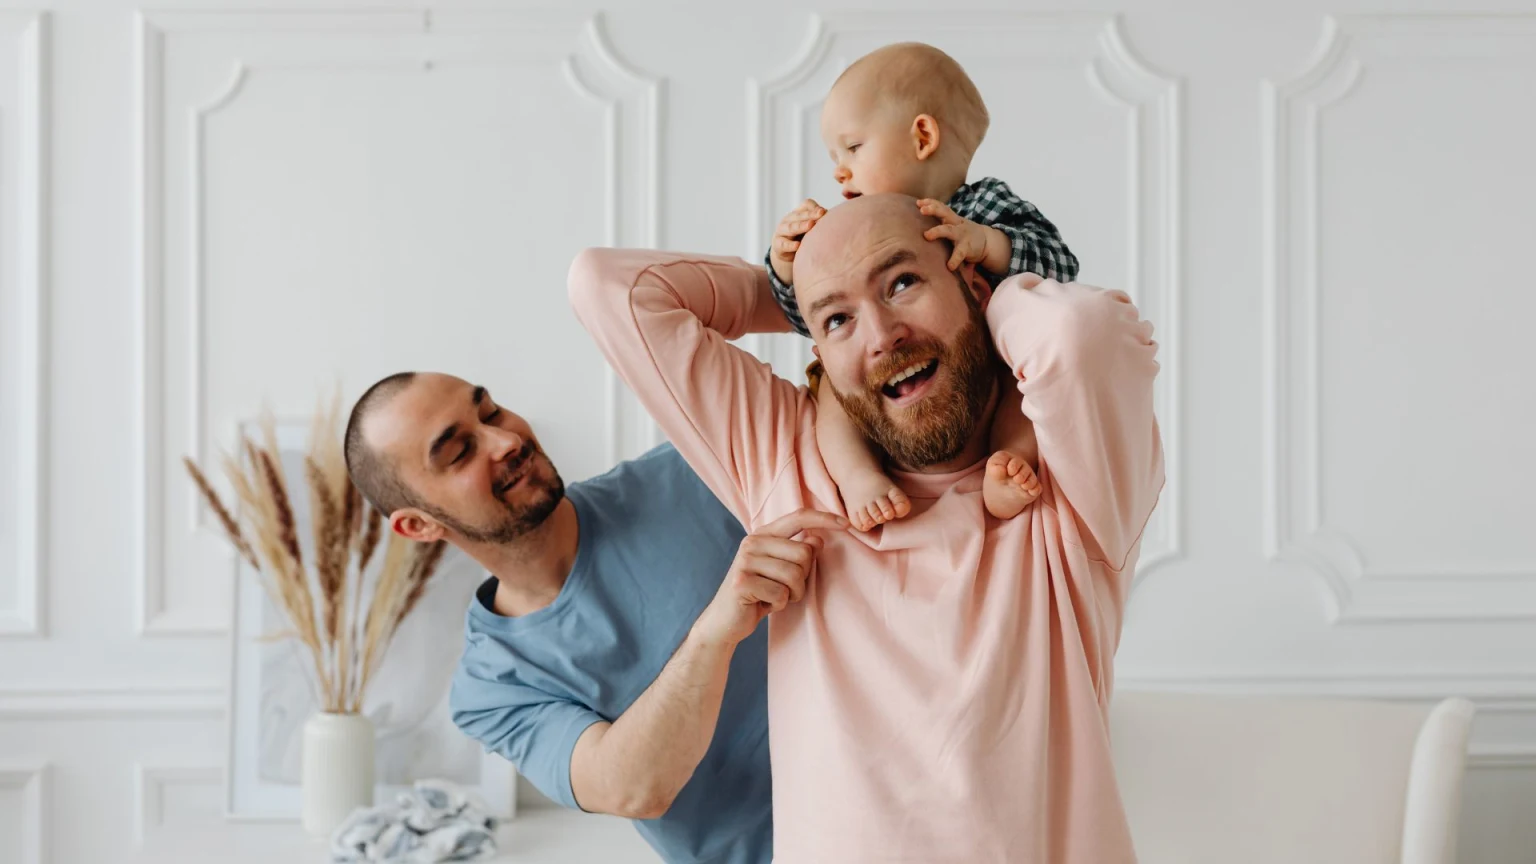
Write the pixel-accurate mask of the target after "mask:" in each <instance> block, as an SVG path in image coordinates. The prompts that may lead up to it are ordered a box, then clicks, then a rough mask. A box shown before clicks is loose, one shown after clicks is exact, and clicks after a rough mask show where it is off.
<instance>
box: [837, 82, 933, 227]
mask: <svg viewBox="0 0 1536 864" xmlns="http://www.w3.org/2000/svg"><path fill="white" fill-rule="evenodd" d="M883 101H884V100H881V99H880V98H879V94H878V93H876V92H875V91H874V88H873V87H871V86H868V85H866V84H864V82H861V81H857V80H853V81H850V80H846V79H845V80H844V81H841V82H838V85H837V86H836V87H834V88H832V92H831V93H828V94H827V100H826V102H824V103H823V104H822V108H821V140H822V142H823V143H824V144H826V145H827V155H829V156H831V157H832V164H833V165H834V166H835V167H834V168H833V170H832V179H833V180H835V181H837V184H838V185H839V186H841V187H842V191H843V197H844V198H857V197H859V196H860V195H879V194H883V193H887V192H898V193H900V194H903V195H911V196H913V197H922V196H923V195H924V194H925V193H924V191H923V190H924V187H925V185H926V184H925V183H924V181H925V180H926V179H927V172H928V170H929V168H930V167H931V166H932V165H933V161H932V160H929V161H926V162H925V161H919V160H918V158H917V141H916V139H915V138H914V137H913V134H912V121H913V119H914V118H912V117H909V116H905V115H903V114H902V112H900V111H896V110H891V109H890V108H889V107H887V106H886V105H884V104H883ZM898 115H901V116H898Z"/></svg>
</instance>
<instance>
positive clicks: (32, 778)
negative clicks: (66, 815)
mask: <svg viewBox="0 0 1536 864" xmlns="http://www.w3.org/2000/svg"><path fill="white" fill-rule="evenodd" d="M50 773H51V768H50V766H49V765H48V763H46V762H41V763H31V764H7V763H0V789H15V790H18V791H20V793H21V800H22V818H21V826H22V828H21V830H22V835H21V838H20V839H21V858H20V860H18V861H17V862H16V864H48V862H49V861H50V860H52V859H51V858H50V857H49V842H48V833H49V831H50V830H51V825H50V814H51V811H52V789H51V783H50V780H49V777H50Z"/></svg>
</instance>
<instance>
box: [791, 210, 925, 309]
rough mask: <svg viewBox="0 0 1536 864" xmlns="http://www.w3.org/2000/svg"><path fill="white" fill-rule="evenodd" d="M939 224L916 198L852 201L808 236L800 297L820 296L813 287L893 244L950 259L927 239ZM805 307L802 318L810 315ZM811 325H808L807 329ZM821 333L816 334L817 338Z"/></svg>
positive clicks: (798, 264) (798, 258)
mask: <svg viewBox="0 0 1536 864" xmlns="http://www.w3.org/2000/svg"><path fill="white" fill-rule="evenodd" d="M937 224H939V221H938V220H937V219H935V218H934V217H932V216H924V215H923V214H922V212H921V211H919V210H918V209H917V199H916V198H913V197H912V196H910V195H902V194H899V193H896V192H887V193H882V194H879V195H861V196H860V197H858V198H854V199H853V200H851V201H846V202H844V203H842V204H839V205H837V206H836V207H833V208H832V209H831V210H828V211H827V215H825V216H823V217H821V219H819V220H817V222H816V226H815V227H814V228H812V229H811V230H810V231H807V232H806V234H805V236H804V237H803V238H802V239H801V241H800V248H799V249H798V250H796V252H795V264H794V277H795V289H796V293H797V294H800V295H801V296H804V293H807V292H808V293H811V294H815V293H817V292H816V291H815V289H814V287H813V286H815V285H816V284H817V283H820V282H825V281H826V280H828V279H835V278H838V277H841V276H843V275H846V273H847V271H848V270H849V269H850V268H853V267H856V266H858V265H859V263H860V260H861V259H860V254H859V253H860V252H863V251H865V250H873V249H879V248H882V247H884V246H887V245H889V244H891V243H893V242H896V243H900V244H902V245H903V246H904V247H909V248H917V247H927V246H929V245H931V246H933V247H934V249H935V250H937V249H939V248H941V247H942V248H943V251H942V253H940V252H938V251H935V252H934V254H936V255H937V254H942V255H944V256H945V257H946V258H947V257H948V254H949V250H948V248H947V245H946V244H943V243H930V241H928V240H926V239H924V237H923V234H924V232H926V231H927V230H928V229H929V228H932V227H933V226H935V225H937ZM806 309H807V307H806V305H805V304H804V302H802V305H801V309H800V312H801V314H802V315H804V314H805V313H806ZM810 323H811V322H810V319H809V318H807V319H806V324H807V326H809V325H810ZM814 332H815V330H814V328H812V333H813V334H814Z"/></svg>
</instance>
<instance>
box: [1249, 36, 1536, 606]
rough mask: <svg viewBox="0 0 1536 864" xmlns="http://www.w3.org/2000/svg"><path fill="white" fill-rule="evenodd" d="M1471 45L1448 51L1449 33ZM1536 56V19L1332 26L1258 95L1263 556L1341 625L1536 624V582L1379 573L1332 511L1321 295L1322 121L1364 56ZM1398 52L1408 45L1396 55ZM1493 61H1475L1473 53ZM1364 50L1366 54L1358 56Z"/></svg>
mask: <svg viewBox="0 0 1536 864" xmlns="http://www.w3.org/2000/svg"><path fill="white" fill-rule="evenodd" d="M1448 27H1454V28H1458V29H1459V30H1461V31H1463V32H1461V33H1459V34H1458V36H1459V37H1460V38H1458V39H1455V40H1450V39H1446V38H1445V28H1448ZM1512 39H1519V40H1522V41H1523V42H1524V43H1525V45H1524V50H1526V51H1530V50H1536V16H1530V15H1525V16H1518V15H1509V16H1482V15H1436V16H1429V17H1425V16H1359V17H1328V18H1325V19H1324V21H1323V30H1322V35H1321V38H1320V39H1319V40H1318V43H1317V46H1316V48H1315V49H1314V50H1313V54H1312V56H1311V58H1310V59H1309V60H1307V62H1306V63H1305V65H1304V66H1303V68H1302V70H1301V71H1300V72H1298V73H1297V74H1296V75H1295V76H1293V77H1291V78H1289V79H1287V80H1284V81H1281V82H1278V83H1277V82H1274V81H1265V82H1263V83H1262V84H1261V87H1260V97H1261V101H1262V110H1263V142H1262V143H1263V201H1264V207H1263V212H1264V253H1263V271H1264V314H1265V319H1266V321H1267V325H1268V326H1267V328H1266V330H1265V339H1264V357H1263V367H1264V388H1265V392H1264V464H1263V477H1264V485H1265V489H1266V494H1265V498H1264V551H1265V554H1266V555H1268V556H1269V557H1270V558H1272V559H1274V560H1280V561H1287V562H1291V563H1295V564H1298V565H1300V566H1301V567H1303V568H1305V569H1306V570H1307V571H1308V572H1310V573H1312V574H1313V575H1314V576H1316V577H1318V579H1319V580H1320V584H1321V585H1322V587H1323V589H1324V597H1325V602H1326V604H1327V614H1328V617H1329V619H1330V620H1331V621H1333V622H1335V623H1362V622H1391V623H1424V622H1467V621H1504V620H1531V619H1536V571H1533V570H1529V569H1527V568H1525V567H1515V568H1505V569H1502V570H1497V569H1495V570H1490V569H1480V568H1475V567H1472V568H1467V569H1466V570H1465V571H1457V572H1450V571H1444V570H1440V571H1427V572H1417V573H1383V572H1379V571H1377V570H1375V569H1374V568H1372V567H1371V565H1370V564H1369V562H1368V561H1366V560H1365V557H1364V556H1363V555H1362V554H1361V552H1360V551H1359V549H1358V546H1357V544H1356V543H1355V541H1354V540H1353V539H1352V538H1351V537H1349V536H1348V534H1347V533H1346V532H1344V531H1342V530H1340V529H1338V528H1336V527H1334V526H1330V525H1329V524H1328V523H1327V520H1326V519H1325V518H1324V516H1323V509H1322V501H1321V496H1322V467H1321V466H1322V457H1321V446H1322V444H1321V440H1322V432H1321V426H1322V416H1321V404H1320V399H1321V387H1320V375H1321V369H1320V368H1319V366H1320V355H1319V351H1320V347H1321V346H1320V344H1319V342H1320V339H1321V336H1320V325H1321V322H1320V310H1319V294H1318V268H1319V266H1320V265H1319V261H1318V234H1319V223H1318V220H1319V203H1318V202H1319V196H1320V194H1321V189H1320V188H1319V182H1320V181H1319V170H1318V166H1319V153H1318V150H1319V137H1318V128H1319V122H1320V116H1321V114H1322V112H1323V110H1324V109H1325V108H1329V107H1331V106H1336V105H1338V104H1339V103H1341V102H1342V101H1343V100H1344V99H1345V98H1347V97H1348V96H1349V94H1350V93H1351V92H1353V90H1354V87H1355V85H1356V84H1357V83H1358V82H1359V81H1360V78H1361V75H1362V72H1363V69H1364V60H1363V59H1362V55H1363V54H1365V53H1368V51H1369V50H1370V49H1372V48H1376V49H1380V50H1381V51H1382V52H1383V53H1388V52H1392V53H1395V54H1397V55H1398V56H1401V55H1402V54H1403V53H1404V52H1407V53H1409V54H1410V55H1411V56H1418V55H1419V54H1420V53H1423V54H1426V55H1435V56H1439V55H1441V54H1448V53H1455V54H1456V56H1470V57H1474V58H1475V57H1483V58H1487V57H1494V56H1499V53H1498V52H1499V51H1503V52H1510V51H1513V50H1518V49H1512V48H1511V47H1510V45H1511V44H1512V41H1511V40H1512ZM1392 40H1401V43H1400V44H1393V42H1392ZM1473 44H1480V45H1482V46H1483V50H1481V51H1480V52H1473V53H1471V54H1466V53H1465V52H1466V51H1467V48H1468V46H1470V45H1473ZM1363 48H1364V50H1362V49H1363Z"/></svg>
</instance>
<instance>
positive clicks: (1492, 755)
mask: <svg viewBox="0 0 1536 864" xmlns="http://www.w3.org/2000/svg"><path fill="white" fill-rule="evenodd" d="M1467 767H1468V768H1471V769H1472V770H1474V771H1476V770H1482V771H1536V747H1519V748H1510V749H1507V750H1485V749H1482V748H1478V747H1473V748H1470V749H1469V750H1468V752H1467Z"/></svg>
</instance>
